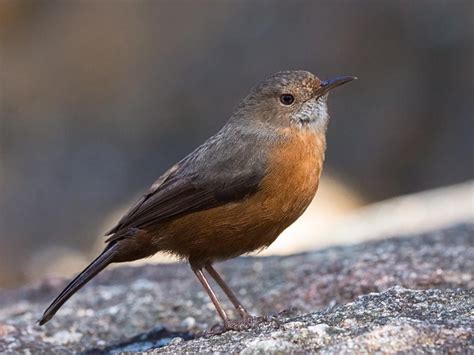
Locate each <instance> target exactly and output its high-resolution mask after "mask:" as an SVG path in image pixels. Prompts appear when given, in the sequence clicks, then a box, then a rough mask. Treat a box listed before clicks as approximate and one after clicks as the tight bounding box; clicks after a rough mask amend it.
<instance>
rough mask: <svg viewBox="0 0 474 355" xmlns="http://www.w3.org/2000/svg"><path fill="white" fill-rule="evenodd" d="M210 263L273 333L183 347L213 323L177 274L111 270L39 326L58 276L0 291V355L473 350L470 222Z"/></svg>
mask: <svg viewBox="0 0 474 355" xmlns="http://www.w3.org/2000/svg"><path fill="white" fill-rule="evenodd" d="M218 267H219V269H220V270H222V272H223V274H224V277H225V278H226V279H227V280H229V283H230V285H231V286H232V287H233V288H234V289H235V290H237V292H238V294H239V297H240V298H241V300H242V301H243V303H244V304H246V305H249V308H250V310H251V311H252V312H253V313H255V314H261V313H264V314H276V313H277V312H280V313H279V314H276V315H275V317H276V318H277V319H278V320H279V323H280V326H279V327H278V326H277V324H276V323H275V322H273V323H264V324H261V325H259V326H257V327H255V328H253V329H250V330H247V331H242V332H228V333H225V334H223V335H221V336H215V337H212V338H198V339H194V340H193V338H196V334H198V333H199V332H200V331H202V330H204V329H206V328H208V327H209V326H212V325H213V324H215V323H217V322H218V321H219V320H218V318H217V316H216V315H215V312H214V310H213V306H212V304H211V303H210V301H209V300H208V298H207V296H206V294H205V293H204V292H203V291H202V290H201V288H200V286H199V285H198V283H197V281H195V280H194V276H193V275H192V273H191V272H190V270H189V269H188V267H187V266H186V265H149V266H142V267H120V268H116V269H113V270H110V271H106V272H104V273H103V274H102V275H99V277H97V279H96V280H94V281H93V282H92V283H91V284H90V285H88V286H87V287H86V288H84V289H83V290H81V291H80V292H79V293H78V294H76V295H75V296H74V297H73V298H72V299H71V300H70V301H69V302H68V303H67V304H66V305H65V306H64V307H63V309H62V310H61V311H59V313H58V314H57V316H56V317H55V318H54V319H53V320H52V321H51V322H50V323H48V324H47V325H46V326H44V327H39V326H37V325H36V324H35V320H36V319H38V318H39V316H40V314H41V312H42V310H43V309H44V307H45V306H46V305H47V303H48V302H49V301H50V300H51V298H52V297H53V296H54V295H55V294H56V293H57V292H58V291H59V289H60V288H61V287H63V286H64V283H65V280H45V281H44V282H42V283H40V284H38V285H35V286H32V287H29V288H23V289H18V290H11V291H2V292H1V293H0V353H3V352H14V351H20V350H30V351H32V352H38V351H47V350H48V351H50V350H51V349H54V350H55V351H58V352H60V351H68V352H81V351H86V352H88V353H100V352H114V351H121V350H123V351H134V350H137V351H138V350H141V351H146V350H151V351H156V352H162V351H164V352H170V353H175V352H181V351H190V352H206V351H207V352H212V351H221V352H228V351H235V352H242V353H244V354H247V353H267V352H280V353H281V352H288V351H297V352H300V351H320V352H322V353H351V352H353V351H377V350H380V351H383V352H394V351H406V350H410V349H412V350H413V349H416V350H418V351H446V352H469V351H474V345H473V340H472V335H471V334H472V333H473V330H474V329H473V323H474V317H473V311H472V309H473V306H474V305H473V300H474V291H473V286H474V276H473V274H474V225H473V224H463V225H458V226H455V227H452V228H449V229H446V230H443V231H435V232H431V233H428V234H425V235H421V236H411V237H403V238H402V237H400V238H392V239H387V240H383V241H377V242H371V243H364V244H359V245H355V246H348V247H338V248H329V249H325V250H321V251H315V252H309V253H304V254H298V255H292V256H287V257H268V258H250V257H249V258H238V259H236V260H232V261H228V262H226V263H223V264H221V265H219V266H218ZM415 289H418V290H415ZM220 296H221V298H222V300H224V297H222V294H220ZM226 305H227V306H228V308H229V309H230V308H231V307H230V305H229V304H228V303H226ZM284 310H286V311H284ZM281 311H284V312H281Z"/></svg>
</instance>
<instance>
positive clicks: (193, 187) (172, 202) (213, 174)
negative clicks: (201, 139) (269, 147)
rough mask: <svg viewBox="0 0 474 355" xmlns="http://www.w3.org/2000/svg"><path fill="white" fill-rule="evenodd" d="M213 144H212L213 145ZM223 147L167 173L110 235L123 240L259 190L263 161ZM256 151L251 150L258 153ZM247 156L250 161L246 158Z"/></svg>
mask: <svg viewBox="0 0 474 355" xmlns="http://www.w3.org/2000/svg"><path fill="white" fill-rule="evenodd" d="M209 144H211V145H209ZM243 147H244V148H242V145H240V146H239V147H238V149H234V148H233V147H232V145H231V146H227V147H226V148H227V149H226V150H223V149H222V147H219V144H217V145H212V141H210V142H208V146H202V147H200V148H198V149H197V150H196V151H195V152H193V153H192V154H191V155H189V156H188V157H186V158H185V159H183V160H182V161H181V162H179V163H178V164H176V165H175V166H173V167H172V168H171V169H169V170H168V171H167V172H166V173H165V174H163V175H162V176H161V177H160V178H159V179H158V180H157V181H156V182H155V183H154V184H153V185H152V187H151V188H150V190H149V191H148V192H147V193H146V194H145V195H143V197H142V198H141V199H140V200H139V201H138V202H137V203H136V204H135V205H134V206H133V207H132V208H131V209H130V210H129V211H128V213H127V214H126V215H125V216H123V217H122V219H121V220H120V221H119V222H118V224H117V225H116V226H115V227H114V228H113V229H111V230H110V231H109V232H108V233H107V235H111V236H110V237H109V238H108V239H107V241H113V240H116V239H120V238H121V237H123V236H125V235H127V234H130V231H133V230H141V229H142V230H147V229H153V227H156V226H158V225H159V224H160V223H161V222H163V221H165V220H168V219H170V218H173V217H177V216H181V215H184V214H187V213H191V212H197V211H202V210H206V209H210V208H214V207H217V206H220V205H223V204H225V203H228V202H232V201H238V200H240V199H242V198H245V197H247V196H249V195H251V194H253V193H255V192H256V191H257V190H258V187H259V184H260V182H261V180H262V179H263V177H264V176H265V164H264V162H263V161H262V159H261V158H260V159H252V157H249V156H248V154H247V155H246V154H245V153H246V152H245V151H242V150H247V149H246V148H245V146H243ZM253 148H254V149H250V150H252V151H255V147H253ZM241 157H245V158H246V159H242V158H241Z"/></svg>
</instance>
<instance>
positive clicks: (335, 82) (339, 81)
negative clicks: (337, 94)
mask: <svg viewBox="0 0 474 355" xmlns="http://www.w3.org/2000/svg"><path fill="white" fill-rule="evenodd" d="M356 79H357V77H355V76H340V77H338V78H334V79H329V80H325V81H322V82H321V86H320V87H319V90H320V92H319V93H318V94H319V95H324V94H325V93H327V92H328V91H329V90H332V89H334V88H335V87H337V86H341V85H343V84H346V83H348V82H350V81H352V80H356ZM319 90H318V91H319Z"/></svg>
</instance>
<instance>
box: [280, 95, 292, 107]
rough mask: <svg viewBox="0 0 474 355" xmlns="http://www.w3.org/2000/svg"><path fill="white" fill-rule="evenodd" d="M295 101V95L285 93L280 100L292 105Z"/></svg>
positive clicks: (284, 103)
mask: <svg viewBox="0 0 474 355" xmlns="http://www.w3.org/2000/svg"><path fill="white" fill-rule="evenodd" d="M294 101H295V97H294V96H293V95H291V94H283V95H281V96H280V102H281V103H282V104H283V105H287V106H289V105H291V104H292V103H293V102H294Z"/></svg>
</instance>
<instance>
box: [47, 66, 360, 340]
mask: <svg viewBox="0 0 474 355" xmlns="http://www.w3.org/2000/svg"><path fill="white" fill-rule="evenodd" d="M354 79H357V78H356V77H354V76H342V77H336V78H333V79H329V80H321V79H319V78H318V77H317V76H315V75H314V74H312V73H310V72H308V71H304V70H292V71H281V72H277V73H275V74H273V75H271V76H270V77H268V78H266V79H265V80H263V81H261V82H260V83H258V84H257V85H255V86H254V87H253V88H252V89H251V90H250V92H249V94H248V95H247V96H246V97H245V98H244V99H243V100H241V101H240V103H239V104H238V105H237V106H236V108H235V110H234V112H233V114H232V115H231V117H230V119H229V120H228V121H227V122H226V123H225V124H224V126H223V127H222V128H221V129H220V130H219V131H218V132H217V133H216V134H215V135H213V136H211V137H210V138H209V139H207V140H206V141H205V142H204V143H203V144H202V145H201V146H199V147H198V148H196V149H195V150H194V151H193V152H191V153H190V154H189V155H188V156H186V157H185V158H184V159H182V160H181V161H179V162H178V163H177V164H175V165H174V166H172V167H171V168H170V169H169V170H167V171H166V172H165V173H164V174H163V175H162V176H161V177H159V178H158V180H156V182H155V183H153V185H152V186H151V187H150V189H149V190H148V191H147V192H146V193H145V194H144V195H142V197H141V198H140V199H139V201H138V202H137V203H136V204H135V205H133V206H132V207H131V208H130V210H129V211H128V212H127V213H126V214H125V215H124V216H123V217H122V218H121V219H120V220H119V221H118V223H117V224H116V225H115V227H113V228H112V229H111V230H110V231H108V232H107V233H106V235H107V236H108V238H107V239H106V246H105V248H104V250H103V251H102V253H101V254H100V255H99V256H98V257H97V258H96V259H94V260H93V261H92V262H91V263H90V264H89V266H87V267H86V268H85V269H84V270H83V271H82V272H80V273H79V274H78V275H77V276H76V277H75V278H74V279H73V280H72V281H71V282H70V283H69V284H68V285H67V286H66V287H65V288H64V290H63V291H62V292H61V293H60V294H59V295H58V296H57V297H56V298H55V299H54V301H53V302H52V303H51V304H50V306H49V307H48V308H47V309H46V310H45V311H44V313H43V315H42V317H41V319H40V320H39V321H38V323H39V324H40V325H43V324H45V323H46V322H48V321H49V320H50V319H51V318H52V317H53V316H54V315H55V314H56V312H57V311H58V310H59V309H60V307H61V306H62V305H63V304H64V303H65V302H66V301H67V300H68V299H69V298H70V297H71V296H72V295H73V294H74V293H75V292H77V291H78V290H79V289H81V288H82V287H83V286H84V285H85V284H86V283H87V282H88V281H90V280H91V279H92V278H93V277H94V276H96V275H97V274H98V273H99V272H101V271H102V270H103V269H104V268H106V267H107V266H108V265H110V264H112V263H121V262H127V261H133V260H137V259H141V258H146V257H149V256H152V255H153V254H155V253H158V252H163V253H167V254H173V255H175V256H178V257H179V258H180V259H182V260H184V261H187V262H188V263H189V265H190V267H191V269H192V271H193V272H194V274H195V275H196V277H197V279H198V280H199V282H200V283H201V285H202V287H203V288H204V290H205V291H206V292H207V294H208V295H209V297H210V299H211V301H212V303H213V304H214V307H215V308H216V311H217V313H218V315H219V316H220V318H221V319H222V325H221V326H220V327H219V332H224V331H227V330H232V329H234V330H235V329H237V328H238V326H239V325H241V324H244V323H251V321H252V320H253V319H255V318H256V317H253V316H252V315H251V314H250V313H249V312H248V311H247V309H246V308H245V307H244V306H243V305H242V303H241V302H240V301H239V300H238V299H237V297H236V296H235V294H234V292H233V291H232V290H231V288H230V287H229V286H227V284H226V283H225V282H224V280H223V278H222V277H221V276H220V275H219V273H218V272H217V271H216V269H215V268H214V266H213V264H214V263H215V262H218V261H223V260H227V259H230V258H234V257H237V256H240V255H243V254H248V253H250V252H254V251H260V250H263V249H265V248H267V247H268V246H269V245H270V244H272V242H273V241H275V239H276V238H277V237H278V236H279V235H280V234H281V232H283V230H285V229H286V228H287V227H288V226H290V225H291V224H292V223H293V222H295V220H296V219H297V218H298V217H299V216H300V215H301V214H302V213H303V212H304V211H305V209H306V208H307V207H308V205H309V204H310V202H311V201H312V199H313V197H314V196H315V194H316V191H317V189H318V185H319V179H320V176H321V172H322V169H323V162H324V157H325V151H326V130H327V126H328V122H329V113H328V105H327V99H328V94H329V91H331V90H332V89H334V88H335V87H338V86H340V85H343V84H346V83H348V82H350V81H352V80H354ZM205 272H207V273H208V275H209V276H210V277H212V278H213V279H214V280H215V282H216V284H217V285H219V286H220V287H221V289H222V290H223V291H224V294H225V295H226V296H227V297H228V299H229V300H230V301H231V303H232V304H233V306H234V307H235V309H236V310H237V312H238V314H239V315H240V317H241V318H242V320H241V321H240V322H238V321H233V320H231V319H230V318H229V316H228V315H227V313H226V311H225V309H224V308H223V306H222V305H221V303H220V301H219V300H218V298H217V296H216V293H215V292H214V290H213V288H212V287H211V285H210V283H209V280H208V277H207V276H206V274H205Z"/></svg>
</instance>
